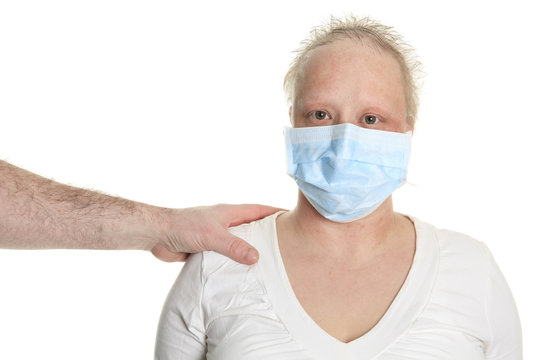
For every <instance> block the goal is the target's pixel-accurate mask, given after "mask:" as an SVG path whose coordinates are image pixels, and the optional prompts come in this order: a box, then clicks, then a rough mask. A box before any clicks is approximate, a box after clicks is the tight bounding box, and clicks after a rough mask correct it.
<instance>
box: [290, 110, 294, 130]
mask: <svg viewBox="0 0 540 360" xmlns="http://www.w3.org/2000/svg"><path fill="white" fill-rule="evenodd" d="M289 122H290V123H291V126H292V127H294V120H293V117H292V105H291V106H289Z"/></svg>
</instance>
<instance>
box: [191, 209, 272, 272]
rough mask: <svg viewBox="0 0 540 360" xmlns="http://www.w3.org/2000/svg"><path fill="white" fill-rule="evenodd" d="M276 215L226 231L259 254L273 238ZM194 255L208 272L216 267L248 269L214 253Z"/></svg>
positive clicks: (246, 266) (207, 252)
mask: <svg viewBox="0 0 540 360" xmlns="http://www.w3.org/2000/svg"><path fill="white" fill-rule="evenodd" d="M278 214H279V213H276V214H273V215H270V216H267V217H265V218H263V219H260V220H257V221H253V222H250V223H247V224H242V225H239V226H234V227H231V228H229V229H228V231H229V232H230V233H231V234H232V235H234V236H236V237H239V238H240V239H242V240H244V241H246V242H247V243H249V244H250V245H252V246H253V247H255V248H256V249H257V250H258V251H259V252H261V250H262V249H263V248H264V247H265V245H266V243H268V242H269V241H270V239H271V238H272V237H273V236H274V232H275V218H276V216H277V215H278ZM195 255H198V256H199V257H201V261H202V263H203V267H204V268H205V269H206V270H210V271H211V269H212V268H217V267H219V268H222V270H224V269H225V268H227V267H235V268H236V267H239V268H249V267H250V266H248V265H242V264H239V263H237V262H235V261H233V260H231V259H230V258H228V257H226V256H224V255H222V254H220V253H217V252H214V251H205V252H203V253H201V254H195ZM192 256H193V255H192ZM190 257H191V256H190ZM223 266H225V268H223Z"/></svg>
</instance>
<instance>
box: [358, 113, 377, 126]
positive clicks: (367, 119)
mask: <svg viewBox="0 0 540 360" xmlns="http://www.w3.org/2000/svg"><path fill="white" fill-rule="evenodd" d="M362 121H364V123H366V124H368V125H374V124H376V123H378V122H379V118H378V117H376V116H375V115H365V116H364V118H363V119H362Z"/></svg>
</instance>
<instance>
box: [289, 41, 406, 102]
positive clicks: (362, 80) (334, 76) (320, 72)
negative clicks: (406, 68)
mask: <svg viewBox="0 0 540 360" xmlns="http://www.w3.org/2000/svg"><path fill="white" fill-rule="evenodd" d="M296 85H297V89H296V90H297V95H298V96H300V97H305V96H308V95H309V96H317V95H318V94H319V95H321V96H329V95H330V94H340V96H343V93H349V94H350V96H363V95H370V96H375V97H376V96H384V97H390V98H392V99H391V100H392V101H394V100H400V99H401V100H404V92H403V89H404V87H403V77H402V73H401V68H400V66H399V63H398V62H397V61H396V59H395V58H394V57H393V56H392V55H391V54H390V53H389V52H387V51H385V50H382V49H380V48H379V47H377V46H376V45H375V44H373V43H372V42H371V41H370V40H358V39H341V40H336V41H334V42H332V43H330V44H326V45H323V46H320V47H318V48H316V49H313V50H312V51H311V52H310V53H309V54H308V56H307V58H306V60H305V62H304V65H303V67H302V69H301V71H300V72H299V77H298V79H297V84H296Z"/></svg>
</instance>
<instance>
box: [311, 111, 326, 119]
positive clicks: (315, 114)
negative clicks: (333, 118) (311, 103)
mask: <svg viewBox="0 0 540 360" xmlns="http://www.w3.org/2000/svg"><path fill="white" fill-rule="evenodd" d="M311 116H312V117H313V118H315V119H316V120H328V119H330V116H328V113H326V112H325V111H322V110H315V111H314V112H312V113H311Z"/></svg>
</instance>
